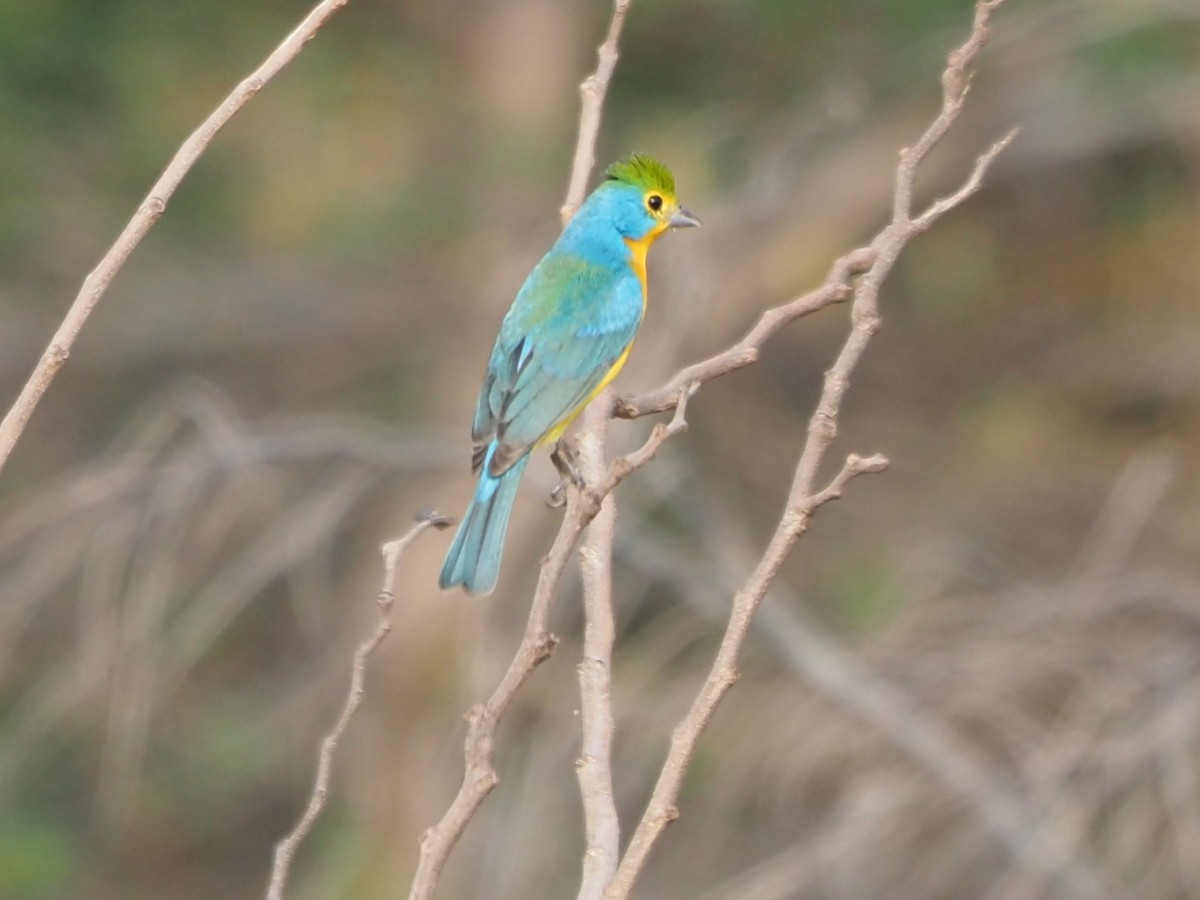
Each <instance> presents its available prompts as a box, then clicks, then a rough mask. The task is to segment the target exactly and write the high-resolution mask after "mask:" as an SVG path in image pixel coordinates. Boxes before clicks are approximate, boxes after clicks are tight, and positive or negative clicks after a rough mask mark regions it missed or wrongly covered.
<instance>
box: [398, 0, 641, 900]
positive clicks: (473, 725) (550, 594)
mask: <svg viewBox="0 0 1200 900" xmlns="http://www.w3.org/2000/svg"><path fill="white" fill-rule="evenodd" d="M630 2H631V0H615V2H614V4H613V16H612V20H611V22H610V24H609V28H608V34H607V36H606V37H605V39H604V42H603V43H602V44H601V45H600V48H599V50H598V57H599V60H598V63H597V66H596V70H595V71H594V72H593V73H592V74H591V75H590V76H588V78H586V79H585V80H584V81H583V83H582V85H581V86H580V93H581V95H582V98H583V108H582V110H581V113H580V122H579V140H578V145H577V147H576V151H575V159H574V163H573V164H572V169H571V178H570V184H569V186H568V188H567V196H566V200H565V201H564V203H563V206H562V209H561V216H562V221H563V223H564V224H566V222H567V221H568V220H569V219H570V218H571V216H572V215H574V213H575V210H576V209H578V208H579V204H580V203H582V202H583V196H584V193H585V191H586V186H587V180H588V176H589V175H590V174H591V170H592V168H593V166H594V165H595V144H596V136H597V135H598V133H599V130H600V115H601V111H602V110H603V107H604V98H605V95H606V94H607V92H608V83H609V81H610V80H611V79H612V73H613V69H614V68H615V66H616V64H617V42H618V40H619V38H620V34H621V27H622V26H623V24H624V22H625V15H626V13H627V12H628V10H629V4H630ZM606 397H607V394H604V395H602V396H601V398H600V401H599V403H600V406H599V408H600V409H603V410H607V409H608V403H607V401H606V400H605V398H606ZM592 405H593V406H596V405H597V404H596V403H593V404H592ZM600 446H601V447H602V443H601V444H600ZM599 458H600V459H601V460H602V458H603V457H602V455H601V456H600V457H599ZM602 501H603V495H602V494H598V493H596V492H593V491H583V492H580V491H577V490H574V489H571V490H569V491H568V499H567V511H566V515H565V516H564V518H563V523H562V526H561V527H560V528H559V531H558V535H557V536H556V537H555V539H554V544H553V545H552V546H551V548H550V552H549V553H548V554H547V555H546V557H545V559H543V560H542V565H541V570H540V571H539V573H538V583H537V587H536V589H535V591H534V596H533V604H532V606H531V608H530V611H529V618H528V620H527V621H526V624H525V633H524V635H523V637H522V639H521V644H520V646H518V647H517V652H516V655H515V656H514V657H513V659H512V662H511V663H510V664H509V667H508V669H507V671H506V672H505V673H504V676H503V677H502V678H501V680H500V683H499V684H498V685H497V686H496V689H495V690H494V691H493V692H492V695H491V696H490V697H489V698H488V699H487V700H486V701H485V702H483V703H479V704H476V705H475V706H473V707H472V708H471V709H470V710H469V711H468V712H467V737H466V742H465V746H464V755H465V757H466V768H465V771H464V773H463V783H462V785H461V786H460V787H459V790H458V794H457V795H456V796H455V798H454V800H453V801H452V802H451V804H450V807H449V808H448V809H447V810H446V812H445V813H444V814H443V816H442V818H441V820H440V821H439V822H438V823H437V824H436V825H434V826H433V827H432V828H430V829H428V830H427V831H426V832H425V833H424V834H423V835H422V836H421V854H420V859H419V861H418V864H417V873H416V875H415V876H414V878H413V883H412V888H411V890H410V893H409V900H424V898H429V897H432V896H433V892H434V890H436V888H437V883H438V880H439V879H440V877H441V872H442V869H443V868H444V867H445V864H446V860H447V859H448V858H449V855H450V852H451V851H452V850H453V849H454V846H455V845H456V844H457V843H458V839H459V838H460V837H461V836H462V833H463V831H464V829H465V828H466V827H467V823H468V822H469V821H470V820H471V817H472V816H474V815H475V813H476V811H477V810H478V809H479V806H480V804H482V803H483V800H484V798H485V797H486V796H487V795H488V794H489V793H490V792H491V790H492V788H494V787H495V786H496V784H497V782H498V781H499V776H498V775H497V773H496V770H495V768H494V767H493V765H492V755H493V750H494V747H495V735H496V728H497V726H498V725H499V723H500V720H501V719H502V718H503V716H504V714H505V712H506V711H507V710H508V707H509V705H510V704H511V703H512V700H513V697H514V696H516V693H517V691H518V690H520V688H521V686H522V685H523V684H524V683H525V679H526V678H528V677H529V675H530V674H531V673H532V672H533V670H534V669H535V668H537V666H538V665H539V664H540V663H541V662H543V661H544V660H545V659H547V658H548V657H549V656H550V654H551V653H552V652H553V651H554V647H555V645H556V644H557V643H558V638H556V637H555V636H554V635H552V634H550V633H549V632H548V631H547V622H548V621H549V617H550V612H551V610H552V609H553V606H554V602H555V600H556V599H557V596H558V585H559V582H560V580H561V579H562V573H563V571H564V569H565V568H566V564H567V560H568V559H569V557H570V554H571V551H572V549H574V547H575V544H576V542H577V541H578V540H579V536H580V535H581V534H582V533H583V530H584V528H586V527H587V525H588V523H590V522H591V521H592V520H593V519H594V518H595V517H596V515H597V514H598V513H599V512H600V510H601V503H602ZM610 555H611V553H610ZM610 715H611V713H610ZM610 792H611V788H610ZM613 822H614V823H615V812H614V819H613ZM613 843H614V846H613V854H614V857H615V852H616V848H615V840H614V842H613Z"/></svg>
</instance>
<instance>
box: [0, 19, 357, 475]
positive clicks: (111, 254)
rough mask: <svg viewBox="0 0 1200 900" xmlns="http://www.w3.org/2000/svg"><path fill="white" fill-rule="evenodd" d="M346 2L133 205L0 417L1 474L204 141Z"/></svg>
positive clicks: (260, 76) (256, 80) (260, 75)
mask: <svg viewBox="0 0 1200 900" xmlns="http://www.w3.org/2000/svg"><path fill="white" fill-rule="evenodd" d="M347 2H348V0H323V2H321V3H318V4H317V5H316V6H315V7H314V8H313V9H312V11H311V12H310V13H309V14H308V15H307V16H305V18H304V20H303V21H302V22H301V23H300V24H299V25H298V26H297V27H296V29H295V30H294V31H292V33H291V34H289V35H288V36H287V37H286V38H285V39H284V40H283V42H282V43H281V44H280V45H279V46H278V47H276V48H275V50H274V51H273V52H272V53H271V55H270V56H268V57H267V58H266V60H264V61H263V63H262V65H260V66H259V67H258V68H257V69H255V70H254V71H253V72H251V73H250V75H248V76H247V77H246V78H245V79H243V80H242V81H241V82H240V83H239V84H238V86H237V87H235V88H234V89H233V91H232V93H230V94H229V96H227V97H226V98H225V99H224V100H222V101H221V103H220V105H219V106H218V107H217V108H216V109H215V110H213V111H212V113H211V114H210V115H209V116H208V118H207V119H205V120H204V122H203V123H201V125H200V127H199V128H197V129H196V130H195V131H194V132H192V134H191V135H190V136H189V137H188V139H187V140H186V141H184V142H183V144H182V145H181V146H180V147H179V149H178V150H177V151H176V152H175V156H174V157H173V158H172V159H171V162H170V163H169V164H168V165H167V168H166V169H165V170H163V173H162V175H160V176H159V178H158V181H156V182H155V183H154V186H153V187H152V188H150V193H148V194H147V195H146V198H145V199H144V200H143V201H142V203H141V205H140V206H138V208H137V212H135V213H134V215H133V218H132V219H130V220H129V222H128V224H126V226H125V228H124V230H123V231H122V232H121V234H120V235H119V236H118V237H117V240H116V243H114V244H113V245H112V246H111V247H110V248H109V250H108V252H107V253H105V254H104V257H103V258H102V259H101V260H100V262H99V263H98V264H97V265H96V268H94V269H93V270H92V271H91V273H90V274H89V275H88V276H87V278H85V279H84V281H83V286H82V287H81V288H80V289H79V293H78V294H77V295H76V297H75V300H74V301H73V302H72V303H71V307H70V309H69V310H68V311H67V314H66V316H65V317H64V318H63V320H62V323H61V324H60V325H59V326H58V330H57V331H56V332H55V333H54V336H53V337H52V338H51V339H50V344H49V345H48V346H47V347H46V349H45V351H44V352H43V353H42V356H41V359H39V360H38V362H37V365H35V366H34V369H33V372H32V374H31V375H30V376H29V380H28V381H27V382H26V383H25V386H24V387H23V388H22V389H21V392H20V394H18V395H17V399H16V400H15V401H14V402H13V405H12V408H11V409H9V411H8V413H7V414H6V415H5V417H4V420H3V422H0V471H2V470H3V469H4V464H5V463H6V462H7V461H8V457H9V456H10V455H11V453H12V450H13V447H15V446H16V443H17V441H18V440H19V439H20V437H21V434H22V432H24V430H25V426H26V425H27V424H28V423H29V419H30V417H32V416H33V412H34V410H35V409H36V408H37V405H38V401H40V400H41V398H42V395H43V394H45V393H46V390H47V389H48V388H49V387H50V383H51V382H52V381H53V380H54V377H55V376H56V375H57V374H58V371H59V370H60V369H61V368H62V367H63V364H64V363H66V361H67V357H68V356H70V354H71V347H72V346H73V345H74V343H75V339H76V338H77V337H78V336H79V332H80V331H81V330H82V329H83V326H84V323H85V322H87V319H88V316H89V315H91V312H92V310H93V309H94V308H95V306H96V304H97V303H99V302H100V298H101V297H102V296H103V295H104V292H105V291H106V290H107V289H108V286H109V284H110V283H111V282H112V280H113V278H114V277H115V276H116V274H117V272H119V271H120V269H121V267H122V266H123V265H124V264H125V261H126V260H127V259H129V255H130V254H131V253H133V251H134V248H136V247H137V245H138V244H139V243H140V242H141V240H142V238H143V237H145V236H146V233H147V232H148V231H149V230H150V229H151V228H152V227H153V226H154V223H155V222H157V221H158V219H159V217H160V216H162V214H163V212H164V211H165V210H166V208H167V203H168V201H169V200H170V199H171V196H172V195H173V194H174V193H175V189H176V188H177V187H179V184H180V183H181V182H182V181H183V179H184V176H186V175H187V173H188V172H189V171H190V170H191V168H192V166H194V165H195V164H196V160H198V159H199V158H200V156H201V155H202V154H203V153H204V151H205V149H206V148H207V147H208V145H209V142H211V141H212V139H213V138H214V137H215V136H216V134H217V132H218V131H220V130H221V129H222V128H223V127H224V126H225V124H226V123H227V122H228V121H229V120H230V119H232V118H233V117H234V115H235V114H237V112H238V111H239V110H241V108H242V107H244V106H245V105H246V104H247V103H249V102H250V100H251V99H253V98H254V96H255V94H257V93H258V92H259V91H260V90H262V88H263V85H265V84H266V83H267V82H268V81H270V80H271V79H272V78H274V77H275V75H276V74H278V72H279V71H280V70H281V69H282V68H283V67H284V66H286V65H287V64H288V63H289V62H291V61H292V60H293V59H295V58H296V56H297V54H299V52H300V50H301V48H302V47H303V46H304V45H305V44H306V43H307V42H308V41H310V40H311V39H312V38H313V37H315V36H316V33H317V31H318V30H319V29H320V28H321V26H322V25H324V24H325V22H326V21H327V20H328V19H329V18H330V17H331V16H332V15H333V14H334V13H336V12H337V11H338V10H339V9H341V8H342V7H343V6H345V5H346V3H347Z"/></svg>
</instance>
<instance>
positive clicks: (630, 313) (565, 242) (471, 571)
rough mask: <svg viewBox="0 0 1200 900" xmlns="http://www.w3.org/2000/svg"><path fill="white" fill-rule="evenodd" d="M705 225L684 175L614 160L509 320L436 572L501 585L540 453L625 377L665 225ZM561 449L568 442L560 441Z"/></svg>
mask: <svg viewBox="0 0 1200 900" xmlns="http://www.w3.org/2000/svg"><path fill="white" fill-rule="evenodd" d="M699 224H700V220H699V219H698V218H697V217H696V216H695V215H693V214H692V213H691V212H689V211H688V210H687V209H685V208H684V207H682V206H680V204H679V201H678V199H677V198H676V196H675V176H674V175H672V173H671V170H670V169H668V168H667V167H666V166H665V165H664V164H663V163H661V162H660V161H658V160H657V159H655V158H653V157H651V156H647V155H645V154H640V153H634V154H632V155H630V156H627V157H624V158H622V159H619V160H617V161H616V162H614V163H612V164H611V165H610V166H609V167H608V168H607V169H606V170H605V172H604V176H603V179H602V180H601V181H600V183H599V185H598V186H597V187H596V188H595V189H594V190H593V191H592V193H591V194H590V195H589V196H588V198H587V199H586V200H584V202H583V204H582V205H581V206H580V207H579V209H578V211H577V212H576V213H575V215H574V216H573V217H572V218H571V219H570V221H569V222H568V223H567V224H566V227H565V228H564V229H563V231H562V233H561V234H560V235H559V238H558V240H557V241H556V242H555V243H554V245H553V246H552V247H551V248H550V250H549V251H548V252H547V253H546V255H545V256H544V257H542V259H541V260H540V261H539V262H538V263H537V265H535V266H534V267H533V269H532V271H530V273H529V275H528V277H527V278H526V279H525V283H524V284H523V285H522V286H521V289H520V290H519V291H518V292H517V295H516V298H515V299H514V300H513V303H512V306H511V307H510V308H509V310H508V312H507V313H506V314H505V316H504V319H503V321H502V322H501V324H500V332H499V334H498V335H497V336H496V342H495V345H494V346H493V347H492V353H491V356H490V358H489V359H488V364H487V372H486V374H485V375H484V378H483V385H482V386H481V387H480V389H479V397H478V399H477V400H476V403H475V416H474V420H473V421H472V424H471V441H472V453H471V468H472V471H474V472H478V474H479V478H478V482H477V484H476V488H475V493H474V496H473V497H472V499H471V501H470V504H469V505H468V506H467V509H466V512H465V513H464V514H463V517H462V520H461V522H460V523H459V526H458V531H457V532H456V534H455V536H454V540H453V541H452V543H451V544H450V549H449V551H448V552H447V554H446V560H445V563H444V564H443V566H442V571H441V575H440V577H439V579H438V583H439V585H440V586H441V587H442V588H443V589H449V588H453V587H455V586H461V587H462V588H463V589H464V590H465V591H466V592H467V593H468V594H471V595H475V596H484V595H487V594H490V593H491V592H492V591H493V590H495V587H496V582H497V579H498V578H499V574H500V559H501V556H502V554H503V550H504V537H505V534H506V532H507V531H508V519H509V515H510V514H511V512H512V506H513V500H514V499H515V497H516V493H517V485H518V484H519V482H520V480H521V475H522V474H523V473H524V471H525V466H526V465H527V464H528V462H529V458H530V453H531V452H532V451H533V450H535V449H537V448H540V447H548V446H555V448H556V449H555V453H553V454H552V459H553V460H554V462H555V465H556V466H558V467H559V469H560V472H562V473H563V474H564V475H568V474H571V475H573V476H574V478H575V480H578V476H577V474H575V473H573V472H572V467H571V464H570V459H569V456H568V455H567V454H560V453H559V452H558V451H559V448H560V446H561V445H559V443H558V442H559V441H560V439H561V438H562V436H563V433H564V432H565V431H566V430H567V427H568V426H569V425H570V424H571V422H572V421H573V420H574V419H575V417H576V416H578V415H579V413H580V412H582V411H583V408H584V407H585V406H587V405H588V403H589V402H591V400H592V399H593V398H595V397H596V396H597V395H598V394H599V393H600V392H601V391H602V390H604V388H605V387H607V386H608V384H609V383H610V382H611V381H612V380H613V378H615V377H616V375H617V373H618V372H619V371H620V370H621V367H622V366H623V365H624V364H625V360H626V358H627V357H628V356H629V351H630V348H631V347H632V346H633V340H634V337H635V336H636V334H637V331H638V327H639V326H640V325H641V323H642V318H643V316H644V314H645V310H646V297H647V293H646V253H647V251H648V250H649V249H650V245H651V244H653V243H654V241H655V240H657V239H658V238H659V237H660V236H661V235H662V234H663V233H664V232H666V231H668V230H670V229H675V228H689V227H692V226H696V225H699ZM562 449H564V450H565V449H566V448H565V447H562Z"/></svg>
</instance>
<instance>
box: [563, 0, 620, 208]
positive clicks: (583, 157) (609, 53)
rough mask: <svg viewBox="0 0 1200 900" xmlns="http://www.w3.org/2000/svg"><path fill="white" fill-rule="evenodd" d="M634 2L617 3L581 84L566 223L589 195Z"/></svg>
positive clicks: (564, 205)
mask: <svg viewBox="0 0 1200 900" xmlns="http://www.w3.org/2000/svg"><path fill="white" fill-rule="evenodd" d="M632 2H633V0H614V2H613V15H612V20H611V21H610V22H609V24H608V34H607V35H606V36H605V38H604V43H602V44H601V45H600V47H599V49H598V50H597V51H596V56H597V62H596V71H595V72H593V73H592V74H591V75H589V76H588V77H587V78H585V79H584V80H583V83H582V84H580V85H579V94H580V98H581V100H582V108H581V110H580V113H579V139H578V140H577V141H576V144H575V159H574V161H573V162H572V163H571V180H570V182H569V183H568V185H567V198H566V200H564V201H563V205H562V209H561V210H559V214H560V215H561V216H562V221H563V224H564V225H565V224H567V221H568V220H569V219H570V218H571V216H573V215H575V210H577V209H579V204H581V203H583V196H584V194H585V193H586V192H587V183H588V177H589V176H590V175H591V174H592V169H593V168H594V167H595V165H596V138H597V136H598V135H599V134H600V116H601V113H602V112H603V110H604V98H605V95H607V94H608V83H609V81H611V80H612V74H613V70H614V69H615V68H616V66H617V57H618V55H619V54H618V53H617V42H618V41H619V40H620V38H621V28H622V26H623V25H624V24H625V15H626V13H628V12H629V4H630V3H632Z"/></svg>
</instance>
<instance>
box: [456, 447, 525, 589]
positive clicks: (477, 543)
mask: <svg viewBox="0 0 1200 900" xmlns="http://www.w3.org/2000/svg"><path fill="white" fill-rule="evenodd" d="M492 449H493V448H489V450H488V454H487V457H486V458H485V459H484V462H483V468H482V470H481V471H480V473H479V485H478V487H477V488H476V489H475V497H474V498H473V499H472V500H471V504H470V506H468V507H467V511H466V512H465V513H464V514H463V519H462V524H460V525H459V526H458V533H457V534H455V535H454V541H453V543H451V544H450V550H449V551H448V552H447V553H446V561H445V562H444V563H443V564H442V574H441V577H440V578H439V579H438V584H440V585H441V586H442V587H443V588H452V587H454V586H455V585H460V584H461V585H462V586H463V588H464V589H465V590H466V591H467V593H468V594H476V595H484V594H490V593H491V592H492V591H493V590H494V589H495V587H496V580H497V579H498V578H499V576H500V557H501V555H502V554H503V553H504V536H505V534H506V533H507V532H508V517H509V515H511V514H512V506H513V500H514V499H515V498H516V496H517V485H518V484H520V482H521V475H522V473H524V471H525V466H526V464H527V463H528V462H529V457H528V456H525V457H522V458H521V459H519V460H517V462H516V463H515V464H514V465H513V467H512V468H511V469H509V470H508V471H507V472H505V473H504V474H503V475H501V476H500V477H499V478H496V477H494V476H492V475H489V474H488V463H489V462H490V461H491V455H492Z"/></svg>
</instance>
